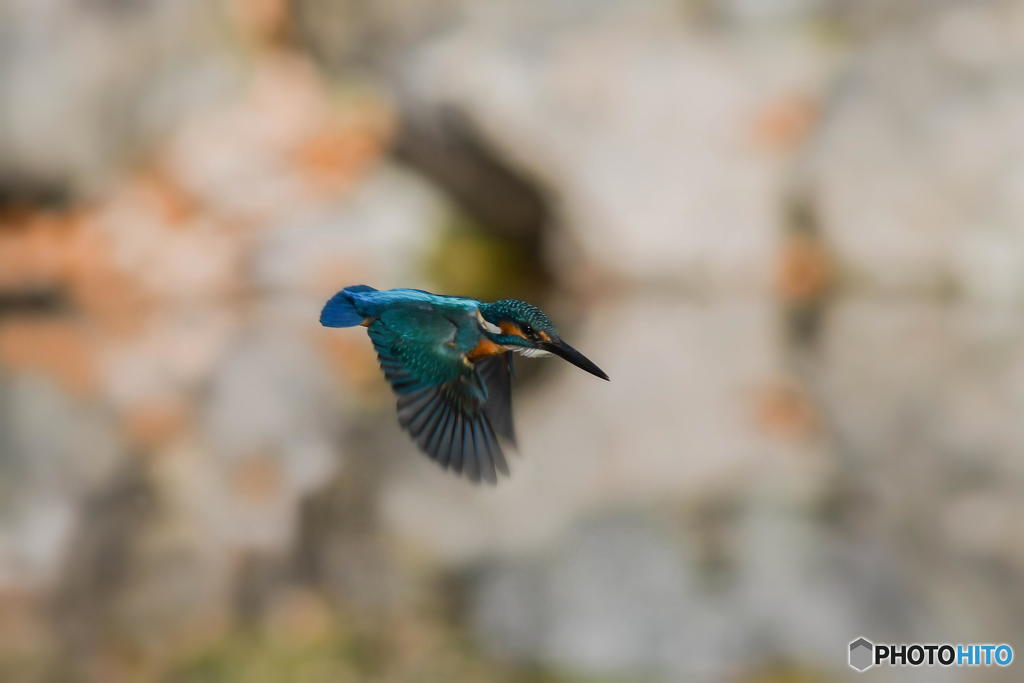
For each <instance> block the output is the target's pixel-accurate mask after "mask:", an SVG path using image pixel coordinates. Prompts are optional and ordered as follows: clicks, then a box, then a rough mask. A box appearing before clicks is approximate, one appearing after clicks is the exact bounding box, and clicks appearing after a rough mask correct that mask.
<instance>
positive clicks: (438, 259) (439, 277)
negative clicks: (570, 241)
mask: <svg viewBox="0 0 1024 683" xmlns="http://www.w3.org/2000/svg"><path fill="white" fill-rule="evenodd" d="M440 234H441V238H440V239H439V240H438V242H437V244H436V245H435V247H434V249H432V250H431V251H430V253H429V255H428V258H427V267H426V271H427V274H428V275H429V276H430V277H431V279H432V280H433V281H434V282H436V283H437V285H438V291H440V292H443V293H446V294H456V295H461V296H471V297H474V298H478V299H482V300H494V299H507V298H523V299H527V300H530V299H533V300H536V299H539V298H540V297H541V295H542V294H543V292H544V291H545V289H546V288H547V286H548V284H549V283H548V277H547V274H546V272H545V270H544V267H543V263H542V262H541V259H540V255H539V249H538V248H537V245H536V244H534V239H533V238H521V239H516V238H513V237H505V236H500V235H496V234H495V233H493V232H490V231H488V230H487V229H486V227H485V226H482V225H480V224H478V223H476V222H475V221H473V220H472V219H470V218H468V217H467V216H465V215H464V214H460V213H454V212H453V213H452V214H451V215H450V217H449V218H448V219H447V220H446V222H445V224H444V225H443V226H442V229H441V231H440Z"/></svg>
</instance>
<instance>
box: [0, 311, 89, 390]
mask: <svg viewBox="0 0 1024 683" xmlns="http://www.w3.org/2000/svg"><path fill="white" fill-rule="evenodd" d="M0 365H2V366H5V367H11V368H24V369H29V370H33V371H37V372H40V373H42V374H45V375H46V376H48V377H51V378H53V379H54V380H56V381H57V382H59V383H60V384H61V385H62V386H63V387H65V388H66V389H67V390H68V391H70V392H72V393H75V394H79V395H82V394H88V393H92V392H94V391H95V390H96V386H97V384H96V367H95V363H94V358H93V353H92V349H91V345H90V343H89V341H88V339H87V338H86V335H85V333H84V332H83V331H82V330H81V329H80V328H79V327H77V326H75V325H73V324H71V323H69V322H65V321H62V320H53V319H40V318H35V317H33V318H15V319H11V320H8V321H6V322H3V323H0Z"/></svg>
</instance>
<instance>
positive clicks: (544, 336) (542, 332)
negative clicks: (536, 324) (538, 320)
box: [537, 330, 551, 342]
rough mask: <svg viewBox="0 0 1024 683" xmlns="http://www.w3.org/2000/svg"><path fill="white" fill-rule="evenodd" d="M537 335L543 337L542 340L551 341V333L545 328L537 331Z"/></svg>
mask: <svg viewBox="0 0 1024 683" xmlns="http://www.w3.org/2000/svg"><path fill="white" fill-rule="evenodd" d="M537 336H538V337H540V338H541V341H546V342H549V341H551V335H550V334H548V333H547V332H545V331H544V330H541V331H539V332H537Z"/></svg>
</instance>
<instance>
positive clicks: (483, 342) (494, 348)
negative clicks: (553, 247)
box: [466, 336, 505, 363]
mask: <svg viewBox="0 0 1024 683" xmlns="http://www.w3.org/2000/svg"><path fill="white" fill-rule="evenodd" d="M504 352H505V347H503V346H501V345H499V344H495V343H494V342H492V341H491V340H490V339H488V338H487V337H485V336H481V337H480V341H478V342H477V344H476V346H474V347H473V348H472V349H470V351H469V353H467V354H466V359H467V360H468V361H470V362H471V363H475V362H477V361H478V360H482V359H484V358H488V357H490V356H496V355H498V354H499V353H504Z"/></svg>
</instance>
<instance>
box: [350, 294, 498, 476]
mask: <svg viewBox="0 0 1024 683" xmlns="http://www.w3.org/2000/svg"><path fill="white" fill-rule="evenodd" d="M389 313H390V314H389ZM368 333H369V335H370V338H371V340H372V341H373V344H374V347H375V348H376V350H377V355H378V358H379V360H380V367H381V369H382V370H383V372H384V376H385V377H386V378H387V380H388V382H390V383H391V386H392V389H393V390H394V392H395V394H396V395H397V409H398V421H399V423H400V424H401V425H402V427H403V428H404V429H405V430H406V431H407V432H408V433H409V435H410V436H411V437H412V439H413V441H415V442H416V444H417V446H419V448H420V450H422V451H423V452H424V453H425V454H426V455H427V456H428V457H430V458H431V459H432V460H435V461H436V462H437V463H438V464H439V465H440V466H441V467H444V468H446V469H451V470H453V471H454V472H456V473H459V474H464V475H465V476H466V477H467V478H469V479H470V480H472V481H474V482H476V481H480V480H481V479H483V480H486V481H488V482H490V483H496V482H497V479H498V474H499V473H500V474H503V475H508V473H509V468H508V462H507V461H506V459H505V455H504V453H503V452H502V448H501V443H500V440H499V436H501V437H502V438H504V439H507V440H509V441H511V442H513V444H514V440H515V433H514V431H513V429H512V412H511V405H512V404H511V371H512V368H511V362H510V360H509V358H507V357H502V356H495V357H491V358H487V359H484V360H482V361H480V362H479V363H476V364H475V365H470V364H469V363H467V362H465V353H466V352H468V351H469V350H470V349H472V348H473V347H475V346H476V344H477V342H478V341H479V338H480V334H481V332H480V330H479V327H478V321H477V320H476V318H475V315H470V314H468V313H466V314H463V315H457V314H453V313H452V311H445V312H442V313H438V312H436V311H431V310H425V309H422V308H415V309H413V310H405V311H404V313H403V315H398V314H397V313H391V312H385V314H382V315H381V317H380V318H378V319H377V320H375V321H374V322H373V323H371V324H370V326H369V328H368ZM505 355H506V356H507V354H505Z"/></svg>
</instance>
